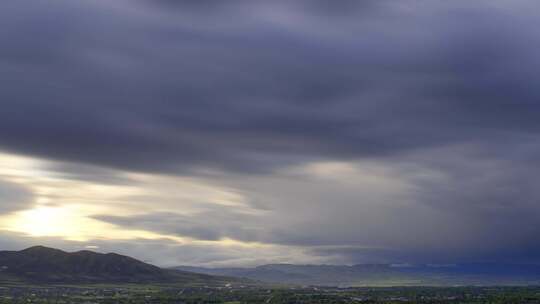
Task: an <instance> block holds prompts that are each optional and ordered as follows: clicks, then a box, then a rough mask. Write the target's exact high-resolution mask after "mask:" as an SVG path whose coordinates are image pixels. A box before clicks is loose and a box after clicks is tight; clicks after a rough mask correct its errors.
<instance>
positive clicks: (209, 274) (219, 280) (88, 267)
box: [0, 246, 540, 286]
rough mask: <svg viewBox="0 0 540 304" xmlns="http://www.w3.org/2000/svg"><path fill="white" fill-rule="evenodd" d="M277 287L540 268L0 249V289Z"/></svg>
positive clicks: (491, 277)
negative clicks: (168, 264)
mask: <svg viewBox="0 0 540 304" xmlns="http://www.w3.org/2000/svg"><path fill="white" fill-rule="evenodd" d="M255 281H258V282H260V283H261V284H263V283H279V284H294V285H319V286H413V285H415V286H417V285H439V286H449V285H539V284H540V265H531V264H528V265H524V264H487V263H486V264H481V263H476V264H474V263H471V264H457V265H392V264H361V265H353V266H344V265H341V266H340V265H292V264H270V265H263V266H258V267H253V268H202V267H191V266H179V267H174V268H170V269H163V268H159V267H157V266H154V265H150V264H147V263H144V262H141V261H138V260H136V259H134V258H131V257H128V256H123V255H119V254H115V253H107V254H102V253H96V252H92V251H87V250H84V251H78V252H72V253H69V252H65V251H62V250H58V249H53V248H47V247H43V246H36V247H31V248H28V249H25V250H21V251H0V285H5V284H10V283H14V284H21V283H23V284H28V283H32V284H33V283H38V284H86V283H99V284H102V283H159V284H174V285H191V286H194V285H199V286H200V285H205V286H223V285H225V284H229V283H232V284H255Z"/></svg>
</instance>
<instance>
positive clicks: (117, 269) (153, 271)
mask: <svg viewBox="0 0 540 304" xmlns="http://www.w3.org/2000/svg"><path fill="white" fill-rule="evenodd" d="M225 280H227V279H226V278H221V277H216V276H211V275H205V274H200V273H190V272H186V271H181V270H171V269H163V268H160V267H157V266H154V265H151V264H148V263H144V262H142V261H139V260H137V259H134V258H132V257H129V256H125V255H120V254H117V253H98V252H93V251H90V250H81V251H76V252H66V251H63V250H60V249H55V248H49V247H45V246H33V247H29V248H26V249H23V250H20V251H0V281H13V282H23V283H26V282H30V283H182V284H184V283H185V284H191V283H202V284H215V283H218V282H222V281H225Z"/></svg>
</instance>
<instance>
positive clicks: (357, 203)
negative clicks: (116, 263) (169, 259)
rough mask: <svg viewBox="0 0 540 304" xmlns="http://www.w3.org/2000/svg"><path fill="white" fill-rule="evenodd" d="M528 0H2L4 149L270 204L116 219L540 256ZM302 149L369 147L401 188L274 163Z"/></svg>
mask: <svg viewBox="0 0 540 304" xmlns="http://www.w3.org/2000/svg"><path fill="white" fill-rule="evenodd" d="M537 9H538V4H537V3H535V2H533V1H514V2H512V3H509V2H502V1H476V2H470V1H406V2H404V1H399V2H398V1H326V0H314V1H307V0H306V1H271V2H269V1H168V0H159V1H145V0H138V1H114V3H113V2H110V1H108V2H107V1H77V2H73V1H63V0H60V1H32V0H28V1H21V0H17V1H15V0H4V1H2V3H1V4H0V20H2V21H1V22H2V26H1V27H0V38H1V39H0V80H1V81H2V90H0V102H1V107H2V108H1V109H0V148H2V149H5V150H8V151H14V152H17V153H22V154H29V155H36V156H40V157H46V158H52V159H57V160H59V161H66V160H67V161H70V163H69V164H70V165H64V166H65V167H64V168H63V169H61V168H60V169H59V170H62V171H63V172H65V173H64V174H67V176H71V177H70V178H77V179H84V180H96V179H97V180H104V181H108V180H109V179H108V178H110V177H107V176H109V173H103V172H104V171H103V172H101V171H99V170H97V171H96V170H95V169H94V168H95V167H94V166H97V167H114V168H122V169H127V170H141V171H147V172H165V173H170V174H187V173H188V172H189V171H197V170H198V169H221V170H223V171H224V173H223V174H224V175H225V177H224V178H223V180H220V181H219V182H221V183H224V184H227V185H230V186H231V187H233V188H235V189H242V190H243V191H244V192H243V193H245V194H246V195H247V196H248V198H249V199H250V200H253V201H254V202H257V204H260V205H262V206H265V209H268V210H271V212H270V213H269V215H265V216H263V217H260V218H258V217H255V216H249V215H245V214H237V213H236V211H234V210H233V211H225V210H221V209H216V210H208V211H205V212H203V213H200V214H197V215H190V216H186V215H177V214H171V213H161V212H158V213H155V214H148V215H143V216H139V217H133V218H125V217H113V216H110V215H103V216H100V217H98V219H100V220H104V221H108V222H113V223H116V224H118V225H123V226H128V227H141V228H144V229H148V230H152V231H159V232H167V233H174V234H178V235H183V236H191V237H194V238H198V239H203V240H217V239H220V238H223V237H230V238H233V239H238V240H244V241H254V240H255V241H261V242H268V243H274V244H283V245H299V246H305V247H309V248H311V249H312V250H313V252H314V253H316V254H320V255H336V254H341V255H342V256H343V258H344V259H349V260H350V261H359V260H362V259H364V258H365V257H366V256H367V255H370V256H374V255H380V256H385V257H386V259H389V260H396V261H400V262H415V261H421V260H424V261H425V260H432V261H434V262H445V261H452V260H456V259H461V260H468V259H477V260H482V259H498V260H502V259H508V260H511V259H520V260H539V255H538V252H540V249H539V247H538V245H537V244H539V243H540V242H538V235H540V234H539V233H540V226H538V224H537V223H539V222H540V208H538V206H537V203H538V199H539V198H540V193H539V192H538V190H537V187H536V185H535V181H537V180H538V179H539V178H540V176H539V173H538V172H537V171H538V170H536V168H537V167H538V166H539V165H540V159H539V156H538V155H540V154H539V153H538V152H540V138H539V132H540V120H539V119H538V117H539V115H540V102H539V100H540V87H539V86H538V85H536V82H537V79H539V76H540V53H539V52H538V51H537V50H538V48H539V47H540V38H539V36H538V35H537V33H536V32H537V31H536V28H537V27H538V26H539V25H540V24H539V22H538V21H537V18H536V17H537V16H535V14H534V12H535V11H537ZM312 160H328V161H343V160H344V161H362V160H370V161H375V160H376V161H379V162H382V163H383V166H384V167H392V168H395V170H396V171H397V172H392V173H395V174H396V176H398V177H399V178H401V179H403V180H405V181H406V182H407V184H408V185H410V186H411V188H412V190H410V189H409V190H408V191H405V193H404V194H403V193H401V192H400V191H397V190H396V192H399V193H400V194H399V195H398V194H396V195H395V197H394V196H392V197H390V198H388V197H384V196H382V195H381V194H380V193H382V192H385V191H387V192H392V191H393V189H390V190H385V191H383V190H380V189H379V190H378V192H377V191H375V190H371V189H368V187H365V188H362V191H359V190H358V185H355V186H354V187H342V186H335V185H333V184H331V183H322V182H320V183H314V184H308V183H306V184H302V181H299V180H296V179H285V178H280V176H275V177H273V176H272V174H277V173H275V172H278V171H279V170H282V169H284V168H288V167H290V166H292V165H298V164H302V163H304V162H307V161H312ZM73 163H84V164H85V165H80V167H78V166H79V165H76V164H73ZM86 166H87V167H86ZM418 168H420V169H418ZM246 172H249V173H253V172H257V173H266V175H265V174H260V175H259V176H251V177H249V178H248V180H246V178H245V176H244V177H243V179H242V177H238V176H242V174H244V173H246ZM269 172H273V173H271V174H270V173H269ZM227 174H231V176H232V177H231V176H228V175H227ZM251 178H252V179H251ZM314 185H315V186H314ZM389 188H391V187H389ZM246 189H247V190H246ZM366 197H367V198H366ZM396 198H399V199H396ZM393 199H396V201H397V203H396V205H388V204H383V203H384V202H386V201H388V200H393ZM401 200H403V201H406V202H407V203H406V204H405V207H404V206H401V205H399V204H398V203H401ZM366 201H367V202H366ZM381 202H382V203H381ZM156 203H159V202H156ZM253 204H254V203H253ZM231 209H232V208H231ZM208 218H213V219H215V222H216V223H217V224H215V225H212V224H209V223H208V221H207V220H206V219H208ZM233 222H240V223H248V224H249V225H251V224H253V223H256V224H259V225H260V227H259V228H256V227H254V228H253V229H252V228H251V227H248V228H245V227H242V226H240V225H237V224H232V223H233ZM508 227H512V228H508ZM509 247H511V248H512V249H509ZM321 248H322V249H321ZM366 248H368V249H366ZM370 252H371V253H370Z"/></svg>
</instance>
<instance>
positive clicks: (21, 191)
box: [0, 180, 33, 214]
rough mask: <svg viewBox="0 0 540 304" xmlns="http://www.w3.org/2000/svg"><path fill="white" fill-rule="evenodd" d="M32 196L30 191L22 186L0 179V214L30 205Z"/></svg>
mask: <svg viewBox="0 0 540 304" xmlns="http://www.w3.org/2000/svg"><path fill="white" fill-rule="evenodd" d="M32 198H33V195H32V192H31V191H30V190H28V189H26V188H25V187H24V186H21V185H18V184H15V183H12V182H8V181H3V180H0V214H2V213H8V212H12V211H16V210H21V209H25V208H27V207H30V206H31V205H32V204H33V201H32Z"/></svg>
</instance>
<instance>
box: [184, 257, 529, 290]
mask: <svg viewBox="0 0 540 304" xmlns="http://www.w3.org/2000/svg"><path fill="white" fill-rule="evenodd" d="M174 269H177V270H183V271H190V272H198V273H204V274H209V275H225V276H232V277H237V278H246V279H251V280H258V281H262V282H267V283H288V284H297V285H324V286H344V287H348V286H398V285H400V286H419V285H426V286H427V285H433V286H453V285H486V286H487V285H531V284H533V285H537V284H539V283H540V265H535V264H530V265H523V264H497V263H464V264H454V265H430V264H417V265H397V264H355V265H313V264H306V265H295V264H267V265H260V266H256V267H232V268H205V267H193V266H177V267H174Z"/></svg>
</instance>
